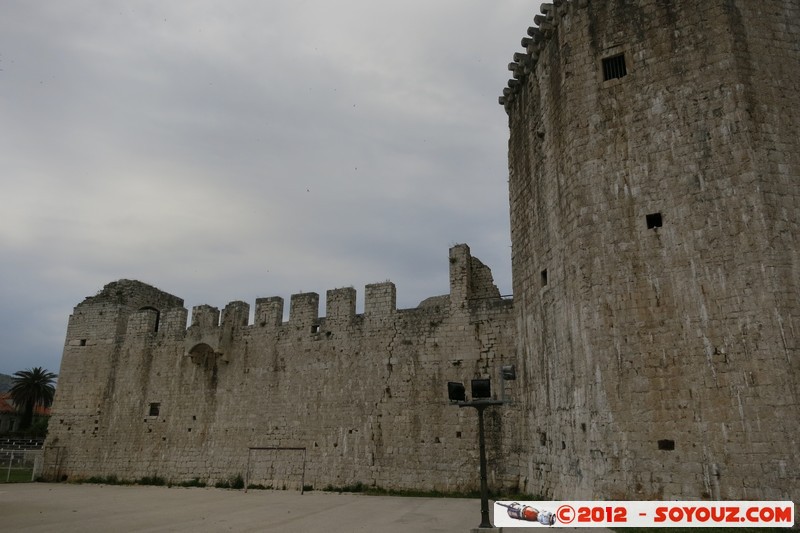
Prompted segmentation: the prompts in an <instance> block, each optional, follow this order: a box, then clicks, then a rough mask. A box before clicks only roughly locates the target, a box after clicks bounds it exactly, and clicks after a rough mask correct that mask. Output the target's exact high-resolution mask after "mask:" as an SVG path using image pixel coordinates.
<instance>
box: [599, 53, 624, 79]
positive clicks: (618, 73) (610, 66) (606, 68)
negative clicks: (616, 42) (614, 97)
mask: <svg viewBox="0 0 800 533" xmlns="http://www.w3.org/2000/svg"><path fill="white" fill-rule="evenodd" d="M627 74H628V70H627V69H626V68H625V54H618V55H615V56H611V57H606V58H605V59H603V80H604V81H608V80H615V79H618V78H622V77H625V76H626V75H627Z"/></svg>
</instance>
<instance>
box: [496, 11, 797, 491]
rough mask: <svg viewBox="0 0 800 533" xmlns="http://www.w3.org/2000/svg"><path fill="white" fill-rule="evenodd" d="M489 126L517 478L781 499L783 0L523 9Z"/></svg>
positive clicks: (785, 417)
mask: <svg viewBox="0 0 800 533" xmlns="http://www.w3.org/2000/svg"><path fill="white" fill-rule="evenodd" d="M541 10H542V13H543V14H542V15H538V16H537V17H536V18H535V23H536V24H537V27H531V28H529V29H528V35H529V37H526V38H524V39H523V41H522V45H523V47H525V50H524V51H523V52H521V53H517V54H515V55H514V62H513V63H512V64H510V65H509V69H510V70H512V71H513V72H514V76H513V77H514V79H512V80H509V86H508V87H507V88H506V89H505V90H504V95H503V96H502V97H501V98H500V103H501V104H503V105H504V107H505V109H506V112H507V113H508V117H509V127H510V141H509V169H510V181H509V183H510V201H511V233H512V244H513V259H512V268H513V278H514V300H515V302H516V303H515V308H516V319H517V329H518V339H517V351H518V357H519V360H520V367H521V368H520V373H521V376H520V378H521V380H520V383H521V384H524V386H525V393H524V402H523V403H524V407H525V411H526V412H527V413H528V414H527V415H526V420H525V421H524V425H525V428H526V431H527V432H528V434H529V438H528V439H526V440H524V442H525V444H524V448H525V449H524V451H523V456H522V458H521V463H522V465H521V468H522V470H523V472H522V474H523V478H524V479H525V481H524V489H525V490H527V491H529V492H532V493H536V494H541V495H543V496H552V497H555V498H565V499H582V498H617V499H674V498H691V499H694V498H723V499H792V500H794V501H795V502H797V501H798V500H800V482H798V480H799V479H800V407H799V406H800V402H799V399H800V386H799V385H798V384H799V383H800V349H798V346H800V225H799V223H800V1H798V0H762V1H758V2H753V1H751V0H738V1H737V0H709V1H705V2H695V1H693V0H692V1H689V0H685V1H681V0H606V1H591V2H590V1H587V0H582V1H560V2H555V3H554V4H544V5H543V6H542V9H541Z"/></svg>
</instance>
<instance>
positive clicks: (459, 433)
mask: <svg viewBox="0 0 800 533" xmlns="http://www.w3.org/2000/svg"><path fill="white" fill-rule="evenodd" d="M456 438H457V439H460V438H461V432H460V431H456Z"/></svg>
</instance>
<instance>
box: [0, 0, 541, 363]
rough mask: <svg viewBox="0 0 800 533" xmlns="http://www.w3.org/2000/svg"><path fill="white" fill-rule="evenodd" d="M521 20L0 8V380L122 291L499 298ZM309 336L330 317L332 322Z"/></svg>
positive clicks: (343, 1) (438, 10) (394, 12)
mask: <svg viewBox="0 0 800 533" xmlns="http://www.w3.org/2000/svg"><path fill="white" fill-rule="evenodd" d="M538 10H539V2H531V1H529V0H425V1H420V0H404V1H402V2H385V1H375V0H372V1H369V0H339V1H337V2H330V1H321V0H306V1H303V0H280V1H272V0H270V1H250V0H225V1H224V2H223V1H215V2H212V1H209V0H196V1H195V0H193V1H191V2H186V1H183V0H181V1H164V0H159V1H150V0H145V1H125V2H122V1H102V2H101V1H98V0H95V1H83V0H59V1H44V0H42V1H31V0H3V1H2V2H0V176H2V193H1V194H2V198H3V205H2V210H0V279H1V280H2V281H0V338H2V341H3V342H2V351H0V372H2V373H13V372H15V371H17V370H20V369H22V368H29V367H32V366H44V367H46V368H48V369H50V370H52V371H58V367H59V364H60V359H61V351H62V348H63V343H64V336H65V333H66V325H67V319H68V316H69V314H70V313H71V312H72V309H73V307H74V306H75V305H77V304H78V303H79V302H81V301H82V300H83V298H85V297H86V296H90V295H93V294H95V293H96V292H97V291H98V290H100V289H101V288H102V287H103V285H105V284H106V283H108V282H110V281H114V280H117V279H120V278H131V279H138V280H141V281H144V282H146V283H150V284H152V285H155V286H156V287H158V288H160V289H162V290H165V291H167V292H169V293H172V294H174V295H176V296H179V297H181V298H183V299H184V301H185V303H186V306H187V308H189V309H191V307H192V306H194V305H199V304H210V305H214V306H217V307H220V308H222V307H224V306H225V305H226V304H227V303H228V302H230V301H232V300H244V301H246V302H249V303H250V304H251V307H252V306H254V302H255V299H256V298H257V297H263V296H282V297H284V299H285V300H286V308H287V310H288V300H289V297H290V295H291V294H293V293H296V292H301V291H305V292H308V291H314V292H318V293H320V296H321V298H322V299H323V300H324V296H325V291H326V290H328V289H331V288H335V287H342V286H354V287H355V288H356V289H357V291H358V293H359V311H360V310H361V308H362V307H363V287H364V285H365V284H367V283H374V282H378V281H384V280H387V279H389V280H391V281H393V282H394V283H395V284H396V285H397V295H398V296H397V298H398V306H399V307H400V308H406V307H414V306H416V305H417V304H418V303H419V302H420V301H421V300H422V299H424V298H426V297H428V296H433V295H437V294H444V293H446V292H447V291H448V279H447V270H448V263H447V251H448V248H449V247H450V246H452V245H453V244H456V243H460V242H466V243H468V244H469V245H470V247H471V248H472V252H473V255H476V256H477V257H479V258H481V260H483V261H484V262H485V263H486V264H487V265H488V266H489V267H491V269H492V271H493V273H494V276H495V281H496V282H497V284H498V286H499V287H500V290H501V292H502V293H503V294H508V293H510V292H511V273H510V236H509V227H508V200H507V198H508V190H507V164H506V154H507V140H508V128H507V119H506V115H505V113H504V111H503V108H502V107H501V106H499V105H498V104H497V96H498V95H499V94H500V93H501V91H502V88H503V87H504V86H505V82H506V80H507V79H508V75H509V73H508V71H507V70H506V65H507V64H508V62H509V61H510V59H511V56H512V54H513V52H515V51H519V50H520V44H519V42H520V38H521V37H522V36H523V35H524V34H525V30H526V29H527V27H528V26H529V25H531V23H532V19H533V16H534V15H535V14H536V13H538ZM320 314H324V304H323V305H321V309H320Z"/></svg>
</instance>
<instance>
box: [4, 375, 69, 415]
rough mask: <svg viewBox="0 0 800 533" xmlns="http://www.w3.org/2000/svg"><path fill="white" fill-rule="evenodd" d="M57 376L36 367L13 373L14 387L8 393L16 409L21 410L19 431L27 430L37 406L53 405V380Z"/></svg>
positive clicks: (54, 390)
mask: <svg viewBox="0 0 800 533" xmlns="http://www.w3.org/2000/svg"><path fill="white" fill-rule="evenodd" d="M57 377H58V376H57V375H56V374H53V373H52V372H48V371H47V370H45V369H44V368H42V367H40V366H37V367H34V368H31V369H29V370H20V371H19V372H14V380H13V383H14V385H13V386H12V387H11V390H10V391H9V393H10V394H11V399H12V400H13V401H14V404H15V405H17V407H18V408H21V409H22V422H21V423H20V426H19V428H20V429H28V428H29V427H31V424H32V423H33V412H34V409H36V407H37V406H41V407H50V406H51V405H53V395H54V394H55V392H56V389H55V387H54V386H53V380H55V379H56V378H57Z"/></svg>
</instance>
